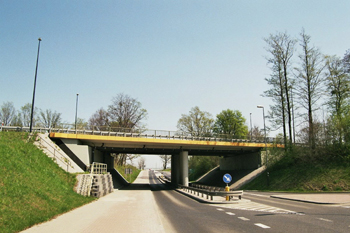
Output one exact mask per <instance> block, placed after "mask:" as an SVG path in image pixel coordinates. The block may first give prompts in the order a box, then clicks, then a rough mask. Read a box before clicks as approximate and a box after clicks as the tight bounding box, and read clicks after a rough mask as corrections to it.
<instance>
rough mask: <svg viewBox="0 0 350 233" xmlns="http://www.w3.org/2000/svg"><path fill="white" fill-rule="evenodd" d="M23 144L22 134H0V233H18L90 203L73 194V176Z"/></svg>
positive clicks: (25, 135)
mask: <svg viewBox="0 0 350 233" xmlns="http://www.w3.org/2000/svg"><path fill="white" fill-rule="evenodd" d="M26 140H27V134H26V133H19V132H0V231H1V232H18V231H21V230H23V229H25V228H28V227H30V226H32V225H35V224H37V223H40V222H43V221H47V220H49V219H51V218H53V217H54V216H56V215H59V214H62V213H64V212H67V211H69V210H71V209H73V208H76V207H78V206H81V205H83V204H85V203H88V202H91V201H92V200H94V198H91V197H83V196H81V195H78V194H77V193H75V192H74V191H73V187H74V185H75V182H76V179H75V175H73V174H69V173H67V172H65V171H64V170H63V169H61V168H59V167H58V165H57V164H55V163H54V162H53V161H52V160H51V159H50V158H48V157H47V156H46V155H45V154H44V153H43V152H42V151H41V150H39V149H38V148H37V147H35V146H34V145H33V140H31V141H29V142H28V143H27V142H26Z"/></svg>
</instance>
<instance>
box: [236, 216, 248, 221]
mask: <svg viewBox="0 0 350 233" xmlns="http://www.w3.org/2000/svg"><path fill="white" fill-rule="evenodd" d="M238 218H239V219H241V220H243V221H250V219H249V218H245V217H238Z"/></svg>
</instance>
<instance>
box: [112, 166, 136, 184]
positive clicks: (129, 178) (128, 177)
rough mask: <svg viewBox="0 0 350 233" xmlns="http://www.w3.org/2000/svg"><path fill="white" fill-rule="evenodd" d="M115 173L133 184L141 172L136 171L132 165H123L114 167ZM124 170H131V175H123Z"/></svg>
mask: <svg viewBox="0 0 350 233" xmlns="http://www.w3.org/2000/svg"><path fill="white" fill-rule="evenodd" d="M115 169H117V171H118V172H119V173H120V174H121V175H122V176H123V177H124V178H125V179H126V180H127V181H128V182H129V183H133V182H134V181H135V180H136V178H137V176H138V175H139V174H140V172H141V170H139V169H137V168H136V167H134V166H132V165H125V166H116V168H115ZM125 169H131V170H132V173H131V174H125Z"/></svg>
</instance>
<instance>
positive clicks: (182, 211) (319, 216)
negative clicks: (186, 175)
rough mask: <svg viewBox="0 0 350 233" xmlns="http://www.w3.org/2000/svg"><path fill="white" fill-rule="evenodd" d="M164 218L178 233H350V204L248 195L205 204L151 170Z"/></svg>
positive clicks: (151, 181) (152, 188)
mask: <svg viewBox="0 0 350 233" xmlns="http://www.w3.org/2000/svg"><path fill="white" fill-rule="evenodd" d="M149 177H150V187H151V190H152V191H153V195H154V198H155V200H156V203H157V205H158V209H159V210H160V211H161V215H162V216H163V217H164V218H165V219H167V222H168V223H170V224H171V227H172V229H174V231H176V232H285V233H288V232H293V233H294V232H318V233H319V232H350V204H349V205H320V204H311V203H304V202H295V201H288V200H281V199H275V198H271V197H270V196H271V195H273V194H274V193H263V194H261V193H258V192H245V194H244V199H248V200H250V201H248V200H246V201H242V202H241V203H239V204H203V203H199V202H198V201H195V200H193V199H191V198H189V197H187V196H184V195H183V194H180V193H178V192H177V191H175V190H169V188H168V187H167V186H165V185H163V184H161V183H160V182H159V181H158V180H157V178H156V176H155V173H154V172H153V171H150V174H149Z"/></svg>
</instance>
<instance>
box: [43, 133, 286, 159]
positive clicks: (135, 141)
mask: <svg viewBox="0 0 350 233" xmlns="http://www.w3.org/2000/svg"><path fill="white" fill-rule="evenodd" d="M50 138H53V139H54V138H59V139H77V140H79V141H80V142H81V143H82V144H84V145H89V146H93V147H99V148H104V149H105V150H108V151H111V152H119V153H122V152H125V153H144V154H152V153H155V152H162V153H161V154H166V153H169V154H171V153H173V152H175V151H180V150H187V151H190V152H191V153H190V154H203V155H205V154H210V153H211V154H212V153H213V152H214V153H215V154H217V153H233V152H235V151H236V152H237V151H240V152H242V151H245V152H252V151H258V150H261V149H262V148H264V147H265V143H261V142H259V143H257V142H248V141H234V139H232V141H219V140H220V139H216V140H215V141H214V139H213V138H210V140H185V139H180V138H179V139H176V138H175V137H172V138H144V137H141V136H138V135H131V134H129V135H128V136H124V137H123V136H106V135H86V134H68V133H50ZM276 146H277V147H282V145H274V144H271V143H268V144H267V147H276Z"/></svg>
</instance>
